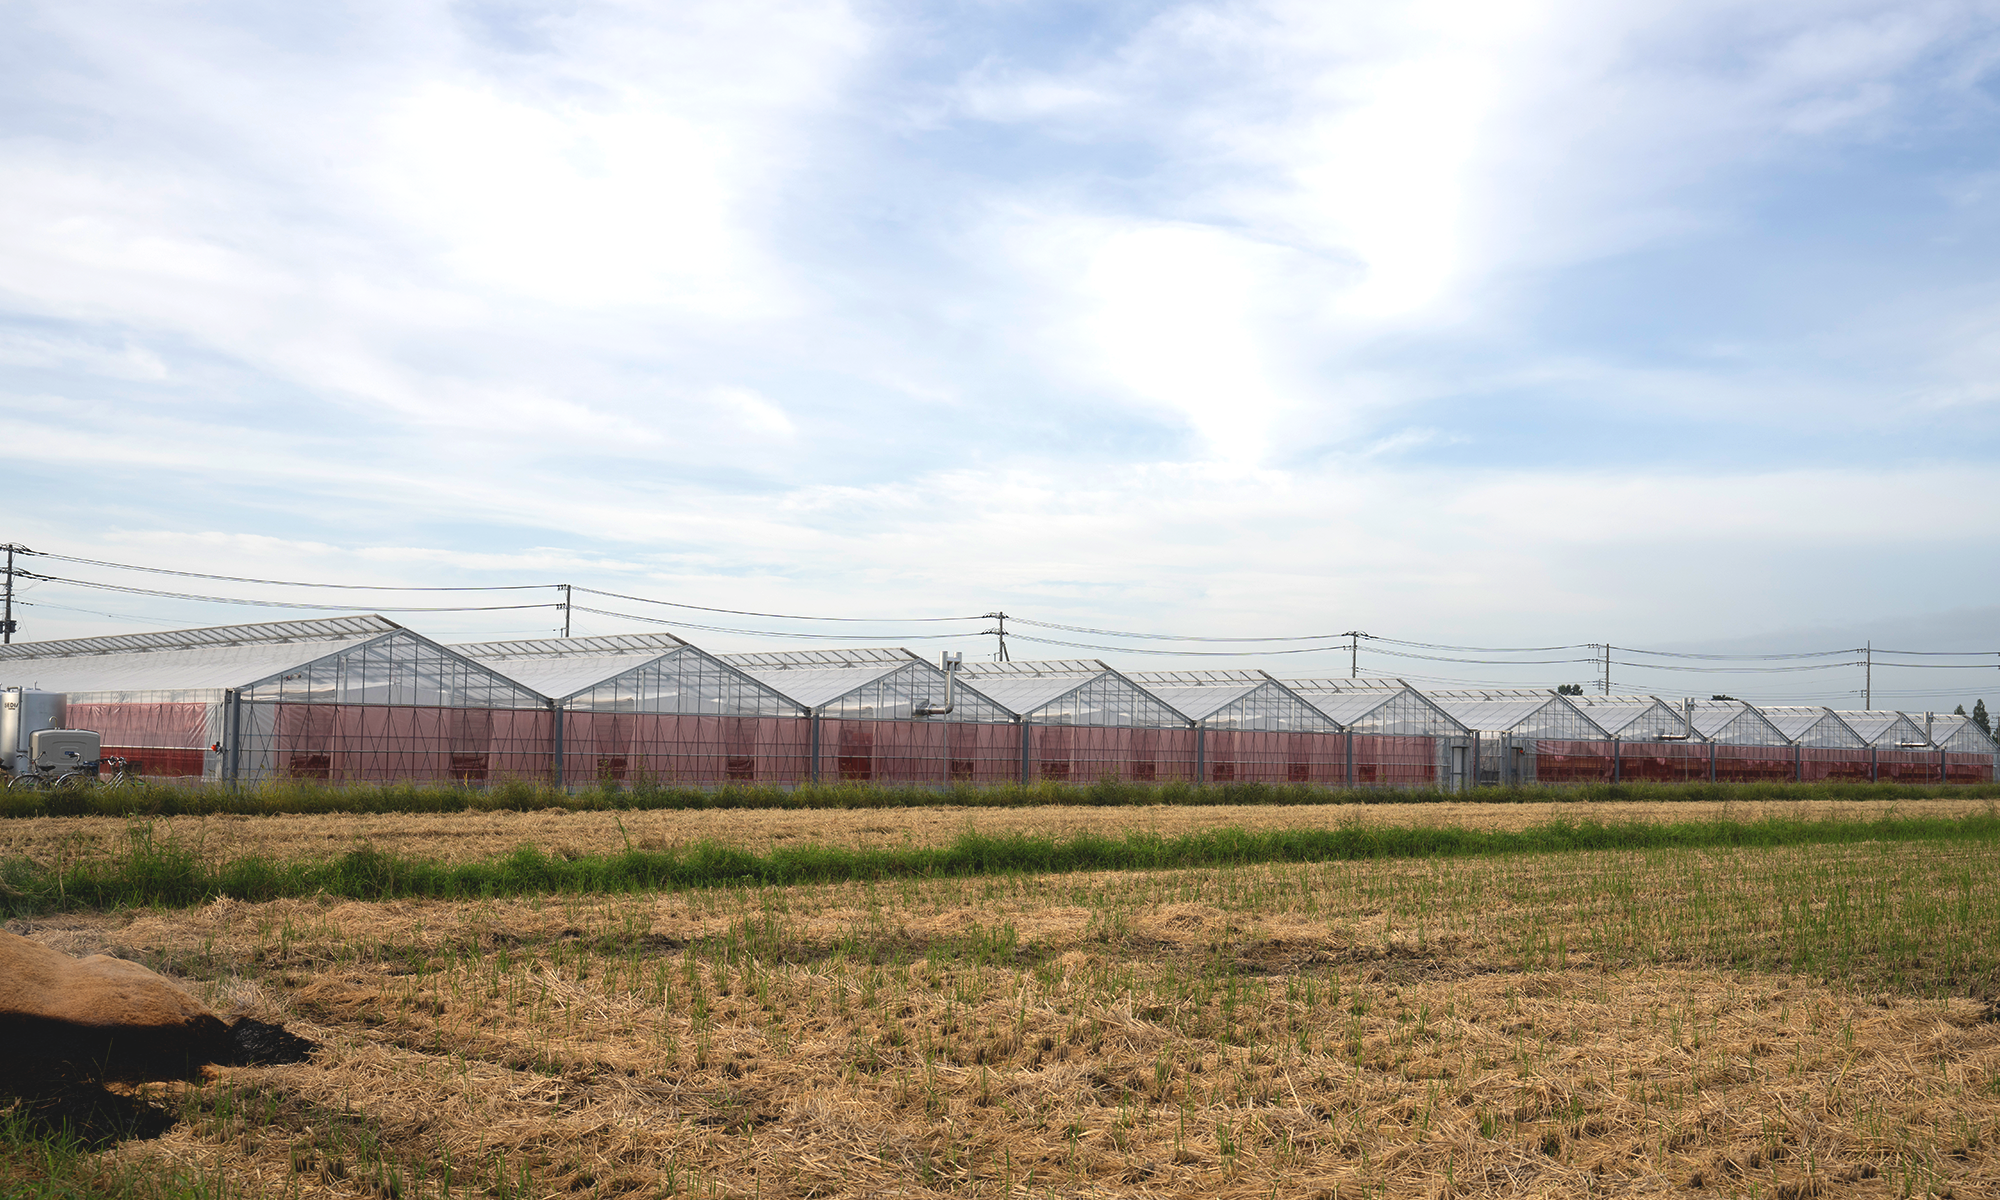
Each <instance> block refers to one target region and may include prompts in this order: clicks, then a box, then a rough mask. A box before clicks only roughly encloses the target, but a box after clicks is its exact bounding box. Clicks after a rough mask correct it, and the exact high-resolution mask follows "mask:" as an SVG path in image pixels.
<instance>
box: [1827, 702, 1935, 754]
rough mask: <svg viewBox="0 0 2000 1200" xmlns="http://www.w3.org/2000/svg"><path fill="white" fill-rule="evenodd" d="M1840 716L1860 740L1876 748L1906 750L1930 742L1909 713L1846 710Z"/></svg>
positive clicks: (1878, 709) (1921, 727) (1885, 710)
mask: <svg viewBox="0 0 2000 1200" xmlns="http://www.w3.org/2000/svg"><path fill="white" fill-rule="evenodd" d="M1840 719H1841V720H1843V721H1845V722H1847V727H1848V728H1849V729H1852V730H1853V731H1854V732H1856V733H1858V734H1860V735H1861V738H1862V740H1863V741H1865V742H1867V743H1868V744H1869V745H1871V746H1874V747H1877V748H1878V749H1882V750H1907V749H1913V748H1922V747H1924V746H1927V745H1929V744H1930V739H1928V738H1926V737H1925V736H1924V727H1923V726H1922V725H1920V724H1918V723H1917V722H1915V721H1913V720H1911V719H1910V717H1909V714H1907V713H1900V712H1897V711H1895V710H1894V709H1887V708H1875V709H1849V710H1844V711H1842V712H1841V713H1840Z"/></svg>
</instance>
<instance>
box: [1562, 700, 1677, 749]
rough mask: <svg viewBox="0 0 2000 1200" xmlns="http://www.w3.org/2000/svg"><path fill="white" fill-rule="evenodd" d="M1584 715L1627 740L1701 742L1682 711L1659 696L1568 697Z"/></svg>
mask: <svg viewBox="0 0 2000 1200" xmlns="http://www.w3.org/2000/svg"><path fill="white" fill-rule="evenodd" d="M1565 698H1566V699H1567V700H1568V701H1569V702H1570V703H1571V704H1574V705H1576V706H1577V707H1578V708H1580V709H1582V710H1583V712H1584V715H1586V716H1588V717H1589V718H1590V719H1591V720H1593V721H1595V722H1597V723H1598V724H1599V725H1601V726H1603V727H1604V728H1605V729H1607V730H1609V731H1610V732H1611V734H1612V736H1614V737H1618V738H1621V739H1623V740H1625V741H1628V742H1629V741H1658V740H1660V739H1663V738H1664V739H1667V740H1671V741H1679V740H1688V741H1700V740H1701V735H1700V734H1697V733H1695V732H1694V727H1693V726H1691V725H1689V724H1688V722H1687V718H1686V717H1684V716H1682V715H1681V712H1680V710H1679V709H1677V708H1675V707H1674V706H1673V705H1671V704H1668V703H1667V702H1666V701H1664V700H1662V699H1660V698H1659V697H1658V696H1569V697H1565Z"/></svg>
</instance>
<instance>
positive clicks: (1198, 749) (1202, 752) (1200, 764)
mask: <svg viewBox="0 0 2000 1200" xmlns="http://www.w3.org/2000/svg"><path fill="white" fill-rule="evenodd" d="M1194 778H1195V782H1196V783H1207V782H1208V726H1206V725H1197V726H1195V727H1194Z"/></svg>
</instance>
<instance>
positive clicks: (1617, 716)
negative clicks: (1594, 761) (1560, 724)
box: [1569, 696, 1709, 783]
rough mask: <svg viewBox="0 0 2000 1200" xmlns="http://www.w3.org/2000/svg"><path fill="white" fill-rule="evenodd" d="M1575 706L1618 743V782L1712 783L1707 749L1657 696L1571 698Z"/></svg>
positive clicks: (1614, 765) (1613, 766)
mask: <svg viewBox="0 0 2000 1200" xmlns="http://www.w3.org/2000/svg"><path fill="white" fill-rule="evenodd" d="M1569 701H1570V703H1571V704H1574V705H1576V706H1577V707H1578V708H1580V709H1582V710H1583V712H1584V715H1586V716H1588V717H1589V718H1590V719H1591V720H1593V721H1595V722H1597V724H1598V725H1599V726H1600V727H1602V728H1603V729H1604V730H1605V731H1606V732H1608V733H1610V734H1611V736H1612V737H1613V738H1614V739H1616V742H1615V745H1614V752H1613V757H1612V761H1611V777H1612V779H1613V780H1614V781H1617V782H1640V781H1645V782H1653V783H1686V782H1689V781H1691V780H1703V779H1707V778H1708V765H1709V764H1708V758H1709V753H1708V745H1707V744H1706V743H1705V742H1703V741H1702V738H1701V735H1699V734H1697V733H1695V731H1694V726H1692V725H1690V724H1688V720H1687V717H1686V716H1685V715H1684V714H1683V713H1682V712H1681V711H1680V710H1678V709H1676V708H1674V707H1673V706H1671V705H1669V704H1668V703H1667V702H1666V701H1664V700H1661V699H1660V698H1659V697H1657V696H1571V697H1570V698H1569Z"/></svg>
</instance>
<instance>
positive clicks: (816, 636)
mask: <svg viewBox="0 0 2000 1200" xmlns="http://www.w3.org/2000/svg"><path fill="white" fill-rule="evenodd" d="M577 590H578V591H582V590H583V589H582V588H578V589H577ZM557 607H560V605H558V606H557ZM571 611H572V612H581V613H595V614H596V615H597V616H600V617H620V618H623V619H624V620H627V621H647V622H650V623H652V624H654V625H666V626H669V627H671V628H674V629H699V630H701V631H702V632H703V633H734V634H742V635H745V636H748V637H778V638H800V639H804V640H808V641H815V642H851V641H853V640H854V637H853V635H852V634H845V633H789V632H786V631H783V630H774V629H731V628H729V627H728V626H724V625H696V624H694V623H693V622H690V621H670V620H668V619H667V618H665V617H646V616H641V615H639V614H638V613H621V612H612V611H611V610H610V609H606V608H588V607H585V606H584V605H581V604H577V605H572V606H571ZM976 636H978V635H977V634H968V633H903V634H897V635H896V637H897V639H898V640H903V641H935V640H942V639H948V638H950V639H957V638H967V637H976Z"/></svg>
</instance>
